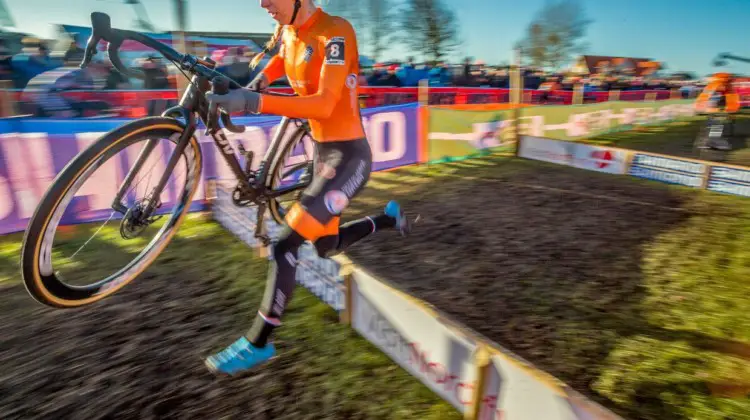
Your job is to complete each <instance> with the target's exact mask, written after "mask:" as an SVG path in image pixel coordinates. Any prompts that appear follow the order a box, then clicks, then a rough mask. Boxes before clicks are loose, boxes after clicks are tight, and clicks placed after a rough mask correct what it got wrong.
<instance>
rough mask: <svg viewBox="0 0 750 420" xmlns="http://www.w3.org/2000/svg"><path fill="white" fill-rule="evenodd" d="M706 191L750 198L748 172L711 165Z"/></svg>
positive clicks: (749, 173) (749, 175) (749, 171)
mask: <svg viewBox="0 0 750 420" xmlns="http://www.w3.org/2000/svg"><path fill="white" fill-rule="evenodd" d="M706 189H708V190H709V191H715V192H720V193H724V194H732V195H740V196H743V197H750V170H747V169H739V168H734V167H729V166H721V165H713V166H711V170H710V173H709V176H708V183H707V185H706Z"/></svg>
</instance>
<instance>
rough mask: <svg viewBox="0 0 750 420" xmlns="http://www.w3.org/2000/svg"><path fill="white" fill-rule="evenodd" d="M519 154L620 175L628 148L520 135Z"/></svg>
mask: <svg viewBox="0 0 750 420" xmlns="http://www.w3.org/2000/svg"><path fill="white" fill-rule="evenodd" d="M518 154H519V156H520V157H522V158H526V159H532V160H539V161H542V162H549V163H556V164H558V165H565V166H573V167H575V168H580V169H586V170H589V171H596V172H606V173H610V174H618V175H622V174H624V173H625V168H626V167H627V159H628V152H626V151H624V150H620V149H613V148H609V147H604V146H593V145H590V144H583V143H574V142H569V141H562V140H552V139H546V138H541V137H532V136H522V137H521V144H520V146H519V149H518Z"/></svg>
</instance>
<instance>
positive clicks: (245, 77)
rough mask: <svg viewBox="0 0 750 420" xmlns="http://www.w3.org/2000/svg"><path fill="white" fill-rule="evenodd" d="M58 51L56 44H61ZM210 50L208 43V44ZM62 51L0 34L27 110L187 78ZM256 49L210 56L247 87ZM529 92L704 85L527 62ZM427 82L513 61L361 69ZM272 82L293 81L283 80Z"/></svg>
mask: <svg viewBox="0 0 750 420" xmlns="http://www.w3.org/2000/svg"><path fill="white" fill-rule="evenodd" d="M57 47H58V48H59V45H58V46H57ZM204 48H205V46H204ZM62 49H63V50H64V51H56V52H55V53H51V52H50V48H49V46H48V45H47V44H46V43H45V42H43V41H40V40H37V39H34V38H26V39H24V40H23V41H22V43H21V46H20V50H19V48H16V50H17V51H15V52H13V51H12V48H11V47H10V46H9V45H7V43H6V42H5V40H3V39H1V38H0V84H1V85H0V86H2V88H5V89H8V88H11V89H16V90H23V92H24V93H23V96H22V97H21V98H20V99H21V100H20V102H22V105H23V106H24V107H25V108H26V109H24V110H23V112H24V113H33V114H35V115H40V116H50V115H57V116H80V115H82V114H86V113H87V112H94V113H97V112H101V111H102V107H106V104H97V103H92V102H91V101H85V102H81V103H75V102H74V103H71V101H69V100H66V99H63V98H62V97H61V96H60V95H59V93H60V92H62V91H67V90H133V89H174V88H176V87H177V78H178V77H182V76H181V75H180V74H179V71H178V70H177V69H176V67H175V66H174V65H172V64H171V63H168V62H165V60H164V59H163V58H162V57H161V56H159V55H156V54H155V53H150V54H143V55H142V56H140V57H138V58H135V59H133V60H132V61H131V64H130V65H131V66H133V67H135V68H138V69H140V70H142V71H143V72H144V74H145V79H144V80H133V79H129V78H127V77H125V76H124V75H122V74H120V73H119V72H118V71H117V70H115V69H114V68H113V67H112V65H111V63H110V62H109V61H108V59H107V58H106V54H99V55H97V58H96V59H95V61H94V62H92V64H91V65H90V66H89V67H87V68H85V69H81V68H79V64H80V62H81V59H82V57H83V52H84V51H83V48H82V47H81V46H80V45H78V44H76V43H75V42H70V45H68V46H67V49H65V48H62ZM253 54H254V53H253V52H252V51H251V50H250V49H249V48H245V47H241V46H240V47H228V48H226V49H222V50H215V51H213V52H212V53H211V57H212V58H213V59H214V61H216V62H217V63H218V70H219V71H220V72H222V73H224V74H226V75H228V76H229V77H231V78H232V79H234V80H237V81H238V82H240V83H241V84H243V85H246V84H247V83H249V82H250V80H252V78H253V77H254V76H255V74H256V72H257V71H258V70H251V69H250V67H249V62H250V61H251V59H252V57H253ZM522 71H523V81H524V88H525V89H535V90H542V91H566V90H567V91H572V90H574V89H575V88H576V86H580V87H582V88H583V91H584V93H588V92H602V91H611V90H619V91H629V90H671V89H675V88H679V89H680V90H681V91H682V95H683V97H687V96H694V95H695V93H696V92H697V91H699V90H700V89H702V87H703V86H705V83H704V82H703V81H701V80H696V78H694V77H692V78H691V77H686V76H681V75H678V74H674V75H669V76H666V75H664V74H662V73H661V72H656V73H653V74H650V75H648V76H646V77H643V76H641V77H639V76H637V75H635V74H632V73H628V72H626V71H620V72H617V71H606V72H596V73H593V74H586V75H580V74H578V75H577V74H572V73H570V72H559V73H551V72H545V71H542V70H540V69H534V68H531V67H524V68H523V69H522ZM422 80H426V81H427V82H428V84H429V86H433V87H451V86H453V87H475V88H478V87H491V88H509V87H510V70H509V67H508V66H488V65H486V64H485V63H483V62H478V61H471V60H470V59H466V60H464V62H463V63H460V64H449V63H446V62H439V63H437V64H434V65H430V64H425V63H422V64H417V63H415V61H414V60H413V59H412V58H409V59H407V60H406V61H404V62H387V63H377V64H375V65H373V66H371V67H363V68H362V72H361V74H360V85H362V86H372V87H377V86H381V87H415V86H418V85H419V83H420V81H422ZM274 85H275V86H288V85H287V84H286V82H285V81H284V80H281V81H277V82H276V83H275V84H274Z"/></svg>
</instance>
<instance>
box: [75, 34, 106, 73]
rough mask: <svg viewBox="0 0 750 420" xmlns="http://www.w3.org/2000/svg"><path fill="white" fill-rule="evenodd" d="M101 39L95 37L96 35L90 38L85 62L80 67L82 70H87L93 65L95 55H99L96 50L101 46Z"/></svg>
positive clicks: (84, 58) (84, 56)
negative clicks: (92, 60)
mask: <svg viewBox="0 0 750 420" xmlns="http://www.w3.org/2000/svg"><path fill="white" fill-rule="evenodd" d="M100 39H101V38H99V37H95V36H94V35H91V36H90V37H89V40H88V42H87V43H86V51H85V52H84V54H83V60H82V61H81V64H80V66H79V67H80V68H82V69H83V68H86V67H87V66H88V65H89V64H90V63H91V59H92V58H94V55H96V53H97V51H96V48H97V46H98V45H99V40H100Z"/></svg>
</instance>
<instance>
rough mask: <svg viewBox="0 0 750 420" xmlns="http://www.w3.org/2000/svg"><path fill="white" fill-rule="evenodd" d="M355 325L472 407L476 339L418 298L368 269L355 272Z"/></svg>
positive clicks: (462, 406) (432, 384)
mask: <svg viewBox="0 0 750 420" xmlns="http://www.w3.org/2000/svg"><path fill="white" fill-rule="evenodd" d="M352 302H353V308H352V309H353V314H352V327H353V328H354V329H355V330H357V332H359V333H360V334H361V335H362V336H363V337H365V338H366V339H367V340H368V341H370V342H371V343H373V344H375V345H376V346H377V347H378V348H380V349H381V350H382V351H383V352H384V353H385V354H387V355H388V356H390V357H391V359H393V361H395V362H396V363H398V364H399V365H400V366H401V367H403V368H404V369H406V370H407V371H408V372H409V373H410V374H412V375H413V376H415V377H416V378H418V379H419V380H420V381H421V382H422V383H424V384H425V385H427V386H428V387H429V388H430V389H431V390H432V391H434V392H435V393H437V394H438V395H439V396H440V397H441V398H443V399H444V400H445V401H447V402H449V403H450V404H451V405H453V406H454V407H456V408H457V409H458V410H459V411H461V412H462V413H463V412H466V410H467V409H468V408H469V407H471V404H472V399H473V395H474V387H475V382H476V370H475V368H474V365H473V359H472V357H473V353H474V351H475V350H476V345H475V344H474V343H473V342H470V341H469V340H467V339H466V338H464V337H462V336H460V335H458V334H457V333H456V332H454V331H452V330H451V329H450V328H448V327H447V326H445V325H443V324H442V323H441V322H440V320H439V319H438V318H436V317H435V316H434V315H432V314H430V313H429V312H428V311H426V310H424V309H423V308H420V307H419V306H418V305H417V304H416V302H415V300H414V299H411V298H409V297H407V296H406V295H403V294H401V293H399V292H397V291H395V290H394V289H392V288H390V287H388V286H386V285H384V284H383V283H381V282H380V281H379V280H377V279H375V278H374V277H372V276H370V275H369V274H367V273H365V272H364V271H362V270H359V269H355V270H354V273H353V275H352Z"/></svg>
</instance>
